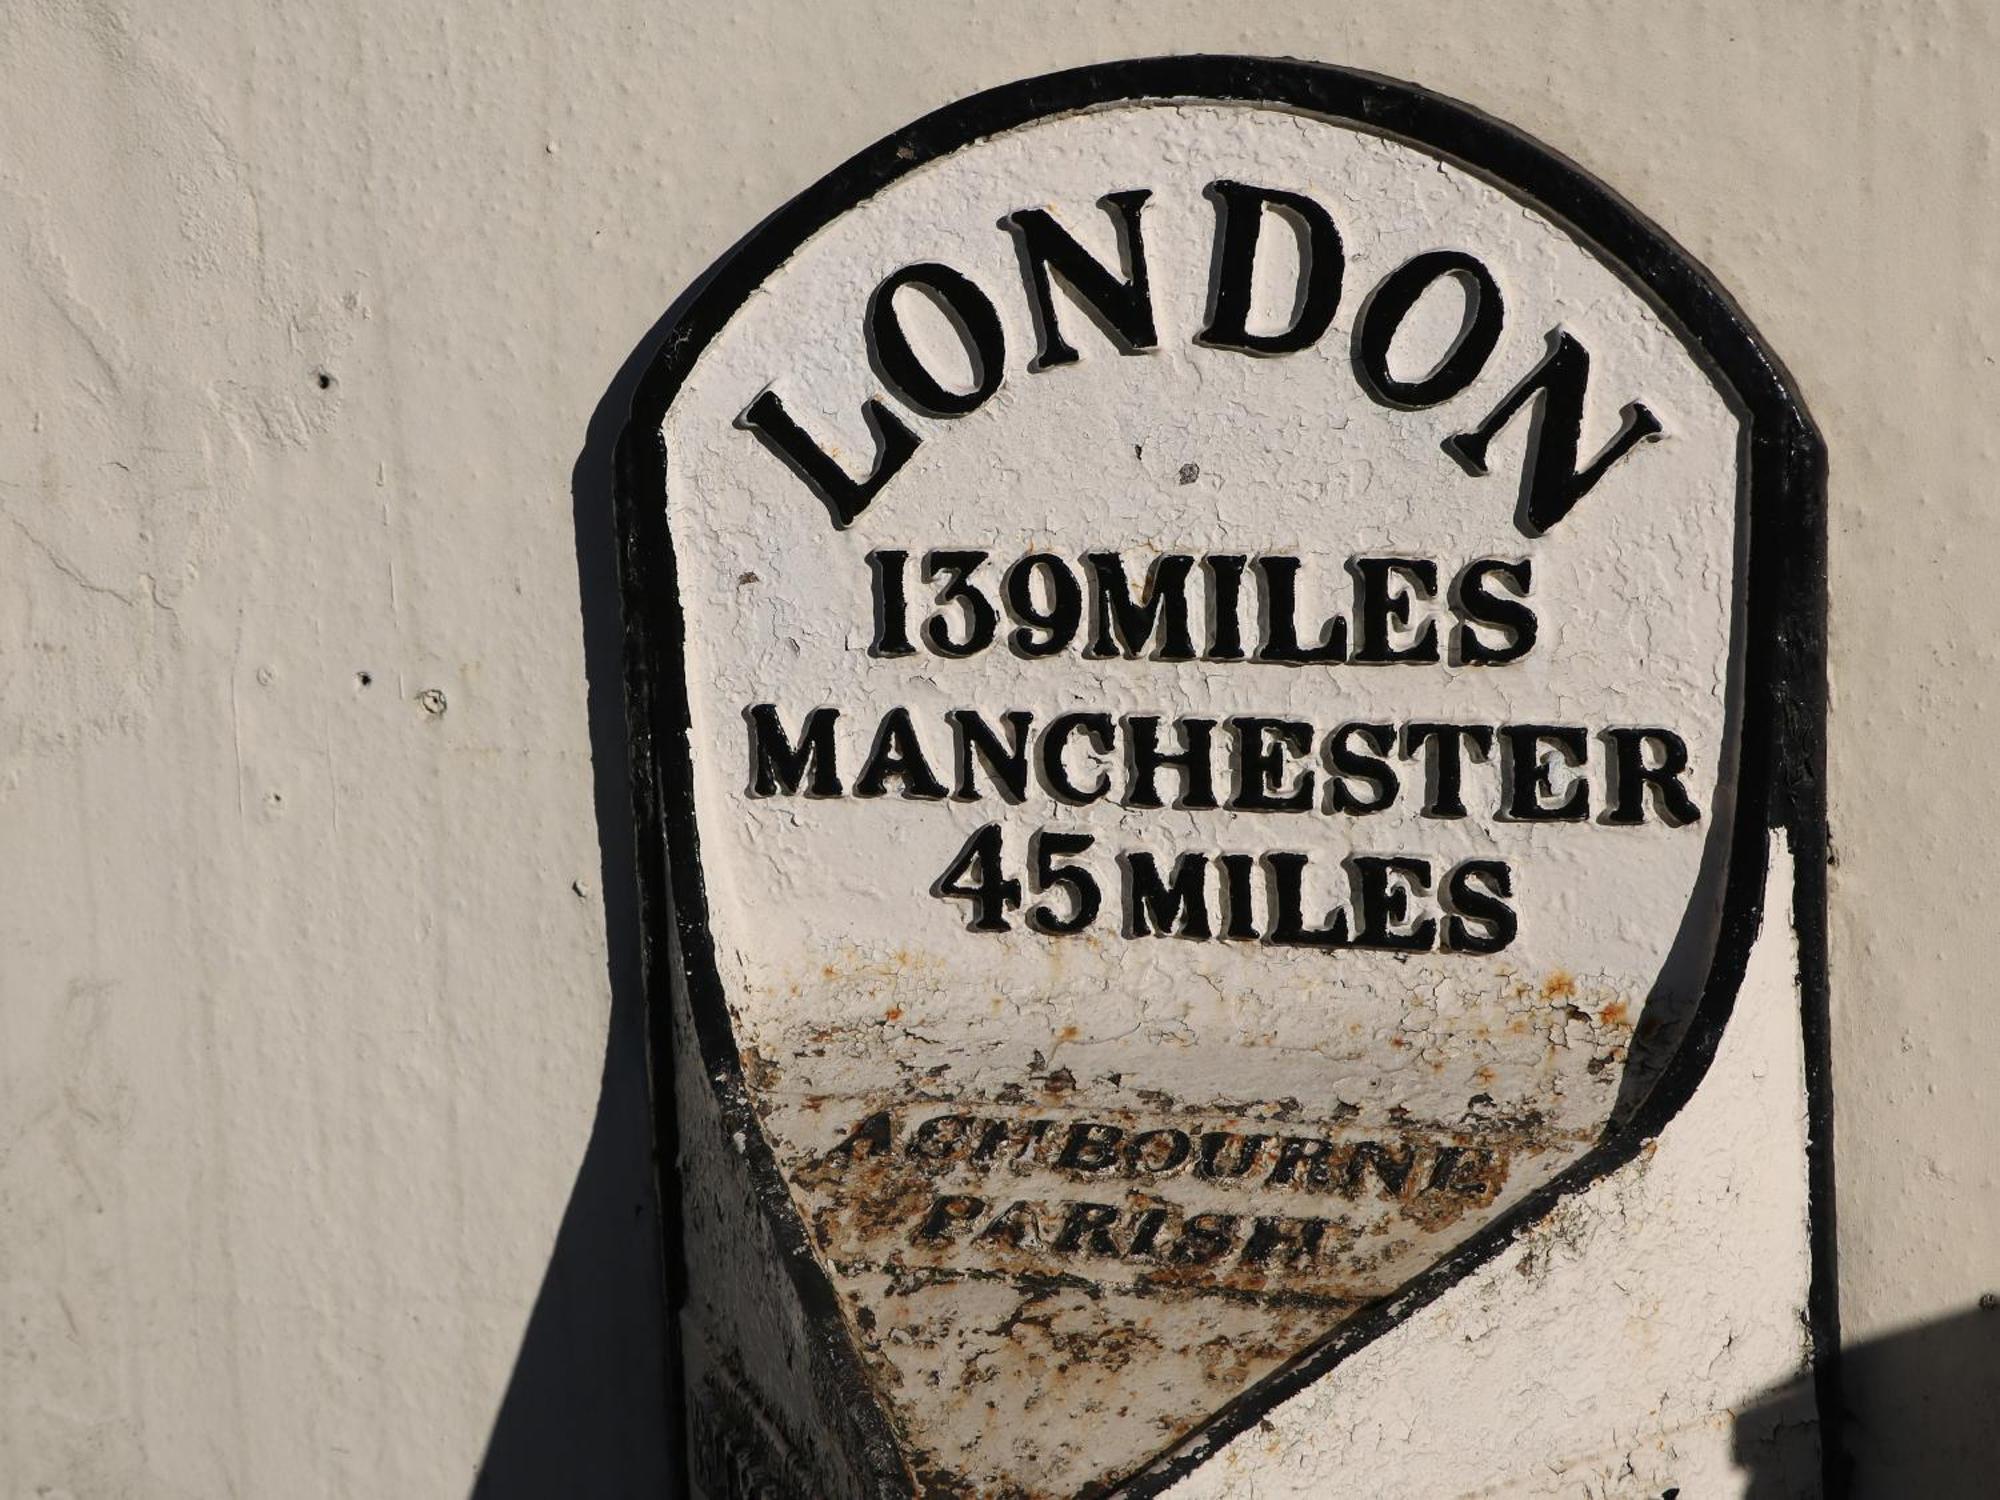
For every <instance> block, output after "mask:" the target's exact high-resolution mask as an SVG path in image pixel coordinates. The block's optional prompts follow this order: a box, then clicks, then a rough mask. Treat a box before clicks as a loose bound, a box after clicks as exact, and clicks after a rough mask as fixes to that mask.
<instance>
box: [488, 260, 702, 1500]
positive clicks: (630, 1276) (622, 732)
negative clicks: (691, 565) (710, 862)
mask: <svg viewBox="0 0 2000 1500" xmlns="http://www.w3.org/2000/svg"><path fill="white" fill-rule="evenodd" d="M705 280H706V278H704V282H705ZM702 284H703V282H698V283H696V286H695V287H693V288H690V289H689V291H688V292H687V293H686V294H685V295H684V296H683V297H682V298H681V299H680V300H679V301H677V302H676V303H675V304H674V306H673V307H672V308H670V309H669V310H668V311H667V312H666V313H665V314H664V315H663V316H662V317H661V318H660V319H659V321H658V322H657V323H655V324H654V325H653V327H652V328H651V329H650V330H649V331H648V332H647V334H646V337H645V338H643V339H641V340H640V341H639V343H638V345H637V346H636V347H635V348H634V349H633V350H632V352H631V353H630V355H628V356H627V358H626V360H625V362H624V364H623V365H622V366H621V367H620V369H619V371H618V374H617V376H616V378H615V379H613V380H612V382H611V385H610V387H609V388H608V389H607V390H606V391H605V393H604V395H603V398H602V399H601V400H600V401H599V402H598V404H597V408H596V411H595V412H594V413H593V414H592V417H591V421H590V427H589V431H588V433H587V435H586V438H585V441H584V446H583V451H582V453H581V454H580V455H579V456H578V458H577V461H576V466H575V468H574V469H573V470H572V471H571V501H572V513H573V520H574V526H575V533H576V571H577V596H578V602H579V610H580V615H581V620H580V623H581V625H582V631H583V648H584V653H583V654H584V671H585V675H586V677H587V698H586V703H587V712H588V718H589V733H590V759H591V777H592V797H593V801H594V804H595V812H596V820H597V837H598V866H599V868H598V890H599V892H600V894H601V899H602V902H603V910H604V935H605V950H606V953H605V965H606V970H607V976H606V977H607V978H608V980H609V983H610V988H611V1016H610V1023H609V1026H608V1027H607V1029H606V1036H605V1047H604V1070H603V1077H602V1083H601V1087H600V1091H599V1095H598V1102H597V1114H596V1118H595V1119H594V1121H593V1122H592V1125H591V1131H590V1139H589V1142H588V1144H587V1145H586V1146H585V1148H584V1154H583V1160H582V1163H581V1164H580V1166H579V1167H578V1169H577V1176H576V1183H575V1186H574V1187H573V1188H572V1189H571V1191H570V1198H569V1203H568V1205H567V1207H566V1208H565V1209H564V1212H563V1217H562V1224H561V1226H560V1228H559V1229H558V1230H557V1232H556V1241H555V1247H554V1249H553V1251H552V1252H551V1254H550V1257H549V1267H548V1271H547V1273H546V1274H545V1275H544V1277H543V1279H542V1287H541V1291H540V1292H539V1294H538V1295H537V1296H536V1299H535V1306H534V1310H533V1311H532V1313H530V1315H529V1318H528V1325H527V1329H526V1331H525V1333H524V1334H523V1336H522V1339H521V1352H520V1355H519V1357H518V1358H517V1359H516V1361H515V1365H514V1372H513V1375H512V1376H511V1377H510V1378H509V1380H508V1383H507V1390H506V1393H505V1395H504V1396H503V1397H502V1399H501V1402H500V1409H499V1413H498V1415H497V1416H496V1417H495V1419H494V1423H493V1432H492V1435H491V1436H490V1438H489V1439H488V1441H487V1446H486V1453H485V1456H484V1458H483V1460H482V1461H481V1463H480V1466H479V1473H478V1476H477V1478H476V1479H475V1481H474V1483H473V1486H472V1491H471V1494H472V1500H546V1497H548V1496H551V1495H577V1496H590V1497H592V1500H598V1497H624V1496H646V1497H648V1500H658V1497H661V1496H675V1495H680V1494H683V1493H685V1481H684V1471H683V1468H682V1464H681V1459H680V1454H679V1449H680V1442H679V1433H680V1430H681V1423H680V1418H679V1412H680V1406H679V1391H678V1388H677V1387H678V1360H677V1359H676V1357H675V1350H674V1342H673V1341H674V1321H673V1316H672V1314H671V1312H670V1310H669V1309H670V1305H671V1304H672V1302H673V1300H674V1299H673V1298H672V1296H671V1294H670V1290H669V1276H670V1266H669V1263H668V1259H667V1256H668V1253H669V1250H670V1248H671V1247H669V1246H668V1244H667V1243H666V1241H665V1238H664V1236H663V1233H662V1226H661V1207H660V1182H659V1178H658V1175H657V1165H658V1163H657V1160H656V1155H655V1134H654V1122H653V1112H652V1104H651V1099H650V1097H649V1088H648V1081H647V1052H648V1048H649V1046H650V1040H649V1032H648V1018H647V1014H646V996H645V985H644V977H643V975H642V973H641V969H640V957H639V955H640V949H641V939H642V934H641V931H640V923H641V919H640V911H639V892H638V885H637V870H638V848H637V842H636V832H635V827H634V820H633V806H632V782H631V775H630V768H629V761H628V748H629V744H628V738H627V733H626V720H625V675H624V619H623V613H622V610H621V607H620V599H619V545H618V532H617V524H616V514H615V499H614V494H613V483H614V473H615V469H614V462H615V453H616V449H617V444H618V439H619V434H620V433H621V431H622V430H623V428H624V426H625V423H626V419H627V417H628V415H629V412H630V408H631V402H632V396H633V393H634V391H636V390H637V388H638V385H639V381H640V378H641V376H642V375H643V374H644V372H645V370H646V368H647V367H648V366H649V365H650V364H651V363H652V360H653V356H654V354H655V353H656V352H657V350H658V349H659V346H660V344H661V342H662V341H663V339H664V337H665V335H666V333H667V331H668V330H669V329H670V328H671V327H672V325H673V323H674V321H675V320H676V319H677V318H678V317H679V316H680V313H681V310H682V308H683V307H684V305H685V304H686V302H687V301H688V300H689V299H690V298H692V297H693V296H694V294H695V292H696V291H698V290H699V288H700V286H701V285H702ZM663 1144H664V1143H663Z"/></svg>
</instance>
